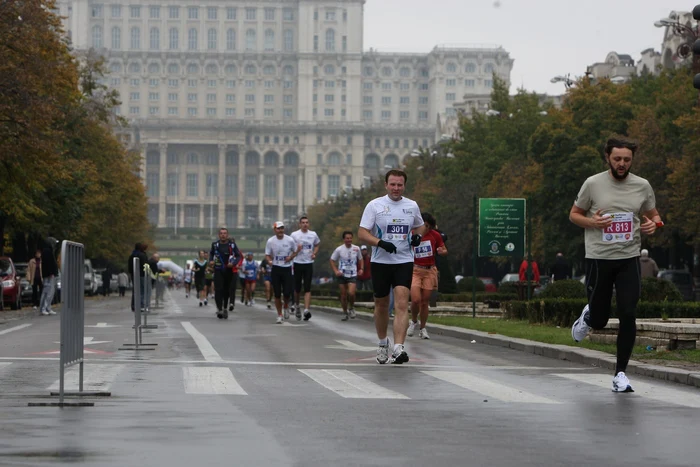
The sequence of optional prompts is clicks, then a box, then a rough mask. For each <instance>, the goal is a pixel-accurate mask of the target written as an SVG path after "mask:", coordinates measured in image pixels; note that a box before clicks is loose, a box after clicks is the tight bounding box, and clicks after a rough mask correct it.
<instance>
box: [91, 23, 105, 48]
mask: <svg viewBox="0 0 700 467" xmlns="http://www.w3.org/2000/svg"><path fill="white" fill-rule="evenodd" d="M92 46H93V47H94V48H96V49H101V48H102V47H103V46H104V45H103V43H102V26H93V27H92Z"/></svg>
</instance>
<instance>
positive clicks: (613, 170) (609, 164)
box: [608, 162, 630, 180]
mask: <svg viewBox="0 0 700 467" xmlns="http://www.w3.org/2000/svg"><path fill="white" fill-rule="evenodd" d="M608 166H609V167H610V173H612V176H613V177H615V179H616V180H624V179H625V178H627V176H628V175H629V174H630V170H629V169H627V170H625V173H623V174H622V175H620V174H619V173H618V171H617V170H616V169H615V167H613V166H612V164H611V163H610V162H608Z"/></svg>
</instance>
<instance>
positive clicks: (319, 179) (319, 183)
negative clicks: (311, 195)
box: [316, 175, 323, 199]
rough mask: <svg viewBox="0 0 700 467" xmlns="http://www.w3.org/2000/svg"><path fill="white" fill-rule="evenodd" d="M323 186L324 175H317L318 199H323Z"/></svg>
mask: <svg viewBox="0 0 700 467" xmlns="http://www.w3.org/2000/svg"><path fill="white" fill-rule="evenodd" d="M322 188H323V176H322V175H316V199H321V189H322Z"/></svg>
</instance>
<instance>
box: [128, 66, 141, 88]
mask: <svg viewBox="0 0 700 467" xmlns="http://www.w3.org/2000/svg"><path fill="white" fill-rule="evenodd" d="M140 69H141V68H140V67H139V70H140ZM129 84H131V85H132V86H138V85H140V84H141V80H140V79H138V78H132V79H131V81H130V82H129Z"/></svg>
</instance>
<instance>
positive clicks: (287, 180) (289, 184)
mask: <svg viewBox="0 0 700 467" xmlns="http://www.w3.org/2000/svg"><path fill="white" fill-rule="evenodd" d="M297 180H298V177H297V176H296V175H285V176H284V197H285V198H287V199H290V198H292V199H293V198H296V197H297Z"/></svg>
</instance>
